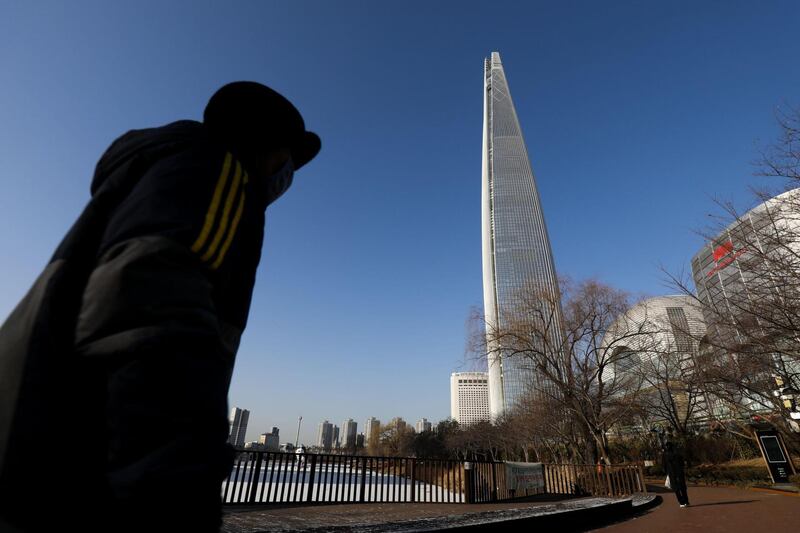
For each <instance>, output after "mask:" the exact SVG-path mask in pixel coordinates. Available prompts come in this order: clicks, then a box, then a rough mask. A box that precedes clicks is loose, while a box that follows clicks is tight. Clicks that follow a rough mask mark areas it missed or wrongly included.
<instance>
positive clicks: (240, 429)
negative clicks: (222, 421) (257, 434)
mask: <svg viewBox="0 0 800 533" xmlns="http://www.w3.org/2000/svg"><path fill="white" fill-rule="evenodd" d="M249 418H250V411H248V410H247V409H239V408H238V407H234V408H233V409H231V416H230V419H229V420H228V422H229V423H230V432H229V433H228V443H229V444H231V445H232V446H234V447H236V448H241V447H243V446H244V436H245V433H247V421H248V419H249Z"/></svg>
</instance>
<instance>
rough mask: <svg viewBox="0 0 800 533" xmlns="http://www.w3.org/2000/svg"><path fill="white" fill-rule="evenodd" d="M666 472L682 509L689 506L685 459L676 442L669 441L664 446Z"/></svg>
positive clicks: (663, 458)
mask: <svg viewBox="0 0 800 533" xmlns="http://www.w3.org/2000/svg"><path fill="white" fill-rule="evenodd" d="M662 462H663V465H664V471H665V472H666V473H667V475H668V476H669V484H670V487H672V490H673V491H675V497H676V498H677V499H678V503H679V504H680V506H681V507H686V506H687V505H689V495H688V494H687V492H686V470H685V467H684V462H685V458H684V456H683V453H682V451H681V449H680V447H679V446H677V445H676V444H675V442H674V441H672V440H668V441H667V442H666V443H665V444H664V450H663V454H662Z"/></svg>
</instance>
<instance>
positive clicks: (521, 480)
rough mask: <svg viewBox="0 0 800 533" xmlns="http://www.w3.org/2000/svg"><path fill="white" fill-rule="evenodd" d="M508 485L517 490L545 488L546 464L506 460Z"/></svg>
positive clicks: (509, 487) (510, 488)
mask: <svg viewBox="0 0 800 533" xmlns="http://www.w3.org/2000/svg"><path fill="white" fill-rule="evenodd" d="M506 485H507V487H508V489H509V490H515V491H522V490H526V489H528V490H541V489H544V465H542V463H512V462H509V461H506Z"/></svg>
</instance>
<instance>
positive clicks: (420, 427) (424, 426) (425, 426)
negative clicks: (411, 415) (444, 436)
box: [415, 418, 433, 433]
mask: <svg viewBox="0 0 800 533" xmlns="http://www.w3.org/2000/svg"><path fill="white" fill-rule="evenodd" d="M432 427H433V424H431V423H430V422H428V419H427V418H421V419H420V420H417V425H416V427H415V429H416V430H417V433H422V432H423V431H430V430H431V428H432Z"/></svg>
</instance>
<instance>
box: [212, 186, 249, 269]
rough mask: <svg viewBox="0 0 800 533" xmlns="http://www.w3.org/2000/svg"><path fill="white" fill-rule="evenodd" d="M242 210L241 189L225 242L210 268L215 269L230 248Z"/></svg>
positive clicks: (242, 197)
mask: <svg viewBox="0 0 800 533" xmlns="http://www.w3.org/2000/svg"><path fill="white" fill-rule="evenodd" d="M245 176H247V174H245ZM242 211H244V190H242V196H241V197H240V198H239V206H238V207H237V208H236V214H235V215H233V223H232V224H231V230H230V231H229V232H228V236H227V237H226V238H225V243H224V244H223V245H222V248H221V249H220V251H219V255H218V256H217V259H216V261H214V263H212V264H211V269H212V270H216V269H217V268H218V267H219V266H220V265H221V264H222V261H223V260H224V259H225V254H226V253H228V248H230V246H231V243H232V242H233V237H234V236H235V235H236V228H237V227H238V226H239V220H241V218H242Z"/></svg>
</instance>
